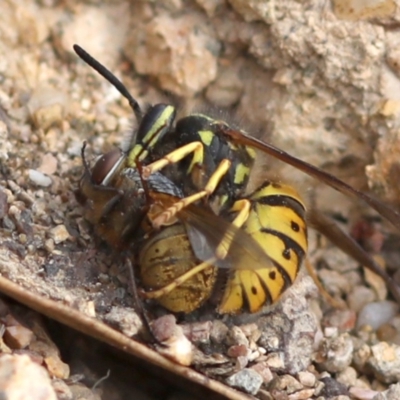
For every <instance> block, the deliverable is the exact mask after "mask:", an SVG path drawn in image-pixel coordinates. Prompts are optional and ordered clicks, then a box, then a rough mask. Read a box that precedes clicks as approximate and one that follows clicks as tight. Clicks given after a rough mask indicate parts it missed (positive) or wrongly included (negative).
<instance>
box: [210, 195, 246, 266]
mask: <svg viewBox="0 0 400 400" xmlns="http://www.w3.org/2000/svg"><path fill="white" fill-rule="evenodd" d="M250 207H251V202H250V200H247V199H242V200H237V201H235V203H234V204H233V206H232V208H231V210H230V211H237V212H238V214H237V215H236V217H235V219H234V220H233V221H232V225H234V226H236V228H238V229H239V228H241V227H242V226H243V224H244V223H245V222H246V221H247V218H248V217H249V212H250ZM232 240H233V236H232V237H227V236H225V237H224V238H223V239H222V241H221V243H220V244H219V245H218V247H217V250H216V251H215V255H216V256H217V258H218V259H220V260H223V259H224V258H225V257H226V255H227V254H228V251H229V248H230V247H231V244H232Z"/></svg>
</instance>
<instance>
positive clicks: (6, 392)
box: [0, 354, 57, 400]
mask: <svg viewBox="0 0 400 400" xmlns="http://www.w3.org/2000/svg"><path fill="white" fill-rule="evenodd" d="M27 376H29V379H26V377H27ZM0 392H1V393H2V394H3V396H4V398H6V399H8V400H20V399H35V400H57V396H56V394H55V392H54V389H53V387H52V386H51V381H50V379H49V376H48V374H47V372H46V370H45V369H44V368H43V367H41V366H40V365H38V364H36V363H35V362H33V361H32V360H31V359H30V358H29V357H28V356H26V355H8V354H7V355H3V356H2V357H0Z"/></svg>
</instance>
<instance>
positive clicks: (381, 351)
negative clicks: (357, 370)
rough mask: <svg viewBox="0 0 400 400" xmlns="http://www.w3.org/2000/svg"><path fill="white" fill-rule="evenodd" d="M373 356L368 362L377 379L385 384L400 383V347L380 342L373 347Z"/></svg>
mask: <svg viewBox="0 0 400 400" xmlns="http://www.w3.org/2000/svg"><path fill="white" fill-rule="evenodd" d="M371 352H372V356H371V358H370V359H369V360H368V365H369V366H370V367H371V369H372V372H373V373H374V375H375V377H376V379H378V380H380V381H381V382H384V383H396V382H399V381H400V346H397V345H395V344H389V343H386V342H380V343H377V344H376V345H374V346H372V347H371Z"/></svg>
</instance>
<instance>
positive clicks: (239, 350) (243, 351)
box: [227, 344, 249, 358]
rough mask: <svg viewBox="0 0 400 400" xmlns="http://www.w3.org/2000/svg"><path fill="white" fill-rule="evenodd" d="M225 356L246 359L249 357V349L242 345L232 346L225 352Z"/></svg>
mask: <svg viewBox="0 0 400 400" xmlns="http://www.w3.org/2000/svg"><path fill="white" fill-rule="evenodd" d="M227 355H228V356H229V357H233V358H236V357H240V356H242V357H247V356H248V355H249V348H248V347H246V346H245V345H244V344H239V345H234V346H231V347H229V349H228V351H227Z"/></svg>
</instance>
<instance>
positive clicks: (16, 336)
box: [4, 325, 34, 349]
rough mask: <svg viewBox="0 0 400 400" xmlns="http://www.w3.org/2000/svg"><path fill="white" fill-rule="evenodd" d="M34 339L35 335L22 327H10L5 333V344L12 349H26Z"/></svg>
mask: <svg viewBox="0 0 400 400" xmlns="http://www.w3.org/2000/svg"><path fill="white" fill-rule="evenodd" d="M33 337H34V333H33V332H32V331H31V330H30V329H28V328H25V327H24V326H22V325H15V326H8V327H7V328H6V330H5V332H4V342H5V343H6V344H7V346H9V347H11V348H12V349H24V348H25V347H27V346H29V344H30V343H31V341H32V339H33Z"/></svg>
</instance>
